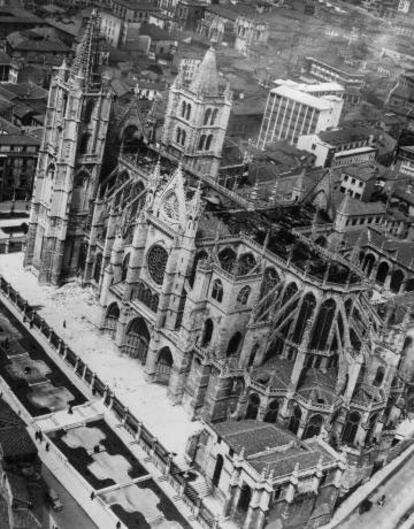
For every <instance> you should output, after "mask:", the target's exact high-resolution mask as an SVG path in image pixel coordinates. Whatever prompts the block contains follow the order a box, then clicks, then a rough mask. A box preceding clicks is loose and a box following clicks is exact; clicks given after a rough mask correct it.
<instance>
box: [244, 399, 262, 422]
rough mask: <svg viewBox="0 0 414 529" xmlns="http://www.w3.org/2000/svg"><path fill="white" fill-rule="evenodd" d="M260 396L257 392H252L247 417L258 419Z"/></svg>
mask: <svg viewBox="0 0 414 529" xmlns="http://www.w3.org/2000/svg"><path fill="white" fill-rule="evenodd" d="M259 406H260V398H259V395H257V393H252V394H251V395H250V397H249V402H248V404H247V409H246V419H252V420H254V419H257V414H258V413H259Z"/></svg>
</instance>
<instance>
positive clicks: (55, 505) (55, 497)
mask: <svg viewBox="0 0 414 529" xmlns="http://www.w3.org/2000/svg"><path fill="white" fill-rule="evenodd" d="M47 496H48V500H49V503H50V505H51V507H52V509H53V510H54V511H61V510H62V509H63V504H62V502H61V501H60V498H59V494H58V493H57V492H56V491H55V490H54V489H49V492H48V494H47Z"/></svg>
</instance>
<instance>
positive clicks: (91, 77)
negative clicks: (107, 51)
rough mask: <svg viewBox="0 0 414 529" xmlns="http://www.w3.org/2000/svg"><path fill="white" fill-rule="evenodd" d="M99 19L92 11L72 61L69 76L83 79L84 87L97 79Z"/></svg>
mask: <svg viewBox="0 0 414 529" xmlns="http://www.w3.org/2000/svg"><path fill="white" fill-rule="evenodd" d="M99 28H100V17H99V13H98V10H97V9H94V10H93V11H92V13H91V16H90V18H89V20H88V23H87V26H86V29H85V32H84V34H83V36H82V39H81V41H80V43H79V44H78V46H77V49H76V55H75V58H74V59H73V63H72V68H71V76H77V77H83V78H84V80H85V85H87V86H88V85H91V84H95V83H96V82H97V81H98V79H97V76H98V72H97V66H98V43H99Z"/></svg>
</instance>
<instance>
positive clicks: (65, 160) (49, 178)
mask: <svg viewBox="0 0 414 529" xmlns="http://www.w3.org/2000/svg"><path fill="white" fill-rule="evenodd" d="M99 23H100V20H99V15H98V13H97V11H93V12H92V15H91V18H90V20H89V22H88V25H87V27H86V30H85V33H84V35H83V37H82V39H81V42H80V43H79V45H78V48H77V51H76V55H75V58H74V60H73V62H72V65H71V67H70V68H69V67H68V66H67V64H66V62H63V64H62V66H61V67H60V68H58V69H57V71H56V74H55V76H54V78H53V79H52V82H51V85H50V89H49V97H48V104H47V110H46V120H45V126H44V135H43V141H42V145H41V149H40V152H39V160H38V165H37V169H36V176H35V183H34V190H33V197H32V205H31V212H30V223H29V232H28V237H27V244H26V252H25V258H24V265H25V266H26V267H31V268H32V270H33V271H34V272H35V273H37V275H38V278H39V282H42V283H51V284H54V285H59V284H60V283H62V282H63V281H65V280H67V279H69V278H71V277H73V276H75V275H76V273H77V269H78V261H79V252H80V247H81V243H82V242H83V241H84V240H85V239H86V237H87V233H86V232H87V229H88V224H89V220H90V215H91V206H92V204H93V201H94V199H95V197H96V195H97V192H98V186H99V175H100V170H101V165H102V158H103V153H104V148H105V139H106V133H107V127H108V121H109V114H110V108H111V101H112V91H111V89H110V87H109V84H108V81H107V80H106V79H102V78H101V76H100V74H99V73H98V63H99V54H98V39H99Z"/></svg>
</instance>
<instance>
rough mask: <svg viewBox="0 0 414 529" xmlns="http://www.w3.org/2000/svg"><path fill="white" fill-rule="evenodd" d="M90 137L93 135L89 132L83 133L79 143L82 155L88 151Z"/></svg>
mask: <svg viewBox="0 0 414 529" xmlns="http://www.w3.org/2000/svg"><path fill="white" fill-rule="evenodd" d="M90 137H91V135H90V134H89V132H85V133H84V134H82V136H81V140H80V143H79V154H80V155H82V154H86V153H87V152H88V147H89V140H90Z"/></svg>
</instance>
